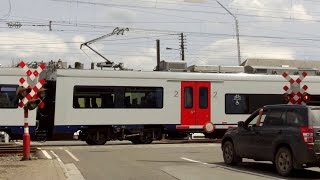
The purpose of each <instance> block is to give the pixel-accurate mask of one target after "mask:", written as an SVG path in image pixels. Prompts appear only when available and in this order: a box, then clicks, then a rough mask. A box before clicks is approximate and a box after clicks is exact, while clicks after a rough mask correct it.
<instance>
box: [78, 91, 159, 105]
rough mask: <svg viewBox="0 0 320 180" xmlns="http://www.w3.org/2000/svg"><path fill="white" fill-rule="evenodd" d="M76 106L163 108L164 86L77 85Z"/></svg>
mask: <svg viewBox="0 0 320 180" xmlns="http://www.w3.org/2000/svg"><path fill="white" fill-rule="evenodd" d="M73 107H74V108H163V88H161V87H131V86H130V87H129V86H75V87H74V94H73Z"/></svg>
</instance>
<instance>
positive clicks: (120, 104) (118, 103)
mask: <svg viewBox="0 0 320 180" xmlns="http://www.w3.org/2000/svg"><path fill="white" fill-rule="evenodd" d="M82 87H84V88H88V89H90V88H102V89H103V88H105V89H110V90H111V91H106V92H107V93H105V94H112V95H111V96H113V98H114V99H113V107H101V106H102V104H101V106H100V107H92V102H91V101H92V98H91V97H90V99H91V100H90V102H91V107H76V106H75V104H74V103H75V98H77V99H78V98H85V97H86V96H83V95H76V93H77V88H82ZM130 88H150V89H153V91H150V92H154V93H159V92H160V95H161V98H160V100H159V99H157V98H155V99H156V104H157V105H158V104H160V105H161V106H155V107H125V98H126V93H131V92H130V91H127V89H130ZM88 92H90V91H88ZM92 92H93V91H92ZM102 92H103V91H97V92H96V93H97V94H98V96H94V97H96V98H97V99H98V98H101V101H102V96H101V95H102V94H103V93H102ZM108 92H109V93H108ZM119 92H120V93H119ZM93 93H94V92H93ZM117 94H118V96H119V97H117ZM72 99H73V100H72V101H73V103H72V107H73V109H163V107H164V88H163V87H159V86H101V85H93V86H90V85H74V86H73V97H72ZM101 103H102V102H101Z"/></svg>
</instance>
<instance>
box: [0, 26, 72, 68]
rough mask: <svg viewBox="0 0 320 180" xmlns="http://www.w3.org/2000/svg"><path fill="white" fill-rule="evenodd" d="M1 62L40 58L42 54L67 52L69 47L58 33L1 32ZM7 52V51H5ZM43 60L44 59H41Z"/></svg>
mask: <svg viewBox="0 0 320 180" xmlns="http://www.w3.org/2000/svg"><path fill="white" fill-rule="evenodd" d="M0 41H1V42H2V43H1V46H0V47H1V52H2V53H1V59H2V60H0V61H2V62H1V63H2V64H3V65H4V64H8V63H9V62H8V59H10V58H13V57H15V58H18V59H28V58H32V59H30V61H34V60H40V59H35V58H40V57H41V54H42V55H45V54H46V53H48V54H49V53H57V54H58V53H66V52H68V51H69V47H68V45H67V44H65V43H64V40H63V39H62V38H59V36H57V35H51V34H39V33H33V32H26V31H19V32H0ZM4 52H6V53H4ZM41 60H42V59H41Z"/></svg>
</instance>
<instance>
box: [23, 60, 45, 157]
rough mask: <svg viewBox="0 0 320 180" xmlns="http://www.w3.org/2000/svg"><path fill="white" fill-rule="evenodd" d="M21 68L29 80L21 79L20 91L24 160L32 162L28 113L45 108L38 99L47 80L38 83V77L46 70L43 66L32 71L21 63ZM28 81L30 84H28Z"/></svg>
mask: <svg viewBox="0 0 320 180" xmlns="http://www.w3.org/2000/svg"><path fill="white" fill-rule="evenodd" d="M19 66H20V67H21V68H22V69H23V70H24V71H25V73H26V75H27V80H26V79H25V78H23V77H21V78H20V79H19V82H20V85H21V87H22V88H20V89H19V90H18V95H19V97H20V101H19V107H21V108H23V109H24V133H23V158H22V160H30V134H29V125H28V111H29V110H33V109H35V108H36V107H39V108H43V107H44V103H43V102H42V100H41V99H39V97H38V95H37V94H38V92H39V90H40V89H41V88H42V87H43V85H44V83H45V80H44V79H41V80H39V81H37V77H38V76H39V74H40V73H41V71H43V70H44V69H45V65H44V64H41V65H40V66H39V67H38V68H37V69H35V70H31V69H29V68H28V66H27V65H26V64H25V63H24V62H23V61H21V62H20V63H19ZM28 81H29V82H30V83H28Z"/></svg>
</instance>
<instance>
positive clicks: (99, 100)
mask: <svg viewBox="0 0 320 180" xmlns="http://www.w3.org/2000/svg"><path fill="white" fill-rule="evenodd" d="M0 72H1V69H0ZM52 77H53V78H48V79H47V84H46V87H45V88H46V89H47V90H46V91H47V96H46V98H45V100H44V102H45V104H46V106H45V108H44V109H38V113H37V120H38V122H39V123H38V127H37V128H36V129H37V130H36V131H35V132H36V133H37V134H38V135H39V136H45V137H50V138H53V139H57V138H60V139H65V138H67V137H68V138H70V137H72V135H73V133H74V132H76V131H78V132H79V138H80V139H81V140H85V141H86V142H87V143H88V144H104V143H106V141H108V140H113V139H120V140H122V139H128V140H130V141H132V142H133V143H151V142H152V140H153V139H160V138H161V137H162V134H168V133H173V132H186V133H190V132H202V133H205V134H206V135H207V136H208V137H219V136H221V135H223V133H224V132H225V131H226V130H227V129H228V128H230V127H235V126H236V125H237V122H238V121H241V120H245V119H246V118H247V117H248V114H250V113H252V112H253V111H254V110H256V109H257V108H259V107H261V106H263V105H269V104H281V103H284V102H285V97H284V95H283V94H284V93H285V92H284V90H283V86H285V85H288V86H289V83H288V82H287V81H286V80H285V79H284V78H283V77H282V76H280V75H258V74H245V73H230V74H224V73H195V72H140V71H102V70H70V69H68V70H60V69H58V70H57V72H56V73H55V74H54V76H52ZM294 78H297V76H294ZM2 79H3V78H2V75H1V77H0V85H1V84H3V82H2ZM12 79H14V78H12ZM17 79H18V78H17ZM6 83H8V82H6ZM9 84H13V82H11V83H9ZM301 84H302V85H308V87H309V89H308V90H307V91H308V93H309V94H310V97H309V99H310V101H309V102H308V103H309V104H312V105H320V93H319V89H320V77H318V76H307V77H306V78H305V79H304V80H303V82H301ZM3 110H4V109H3V108H0V112H1V114H3V115H4V114H5V113H3ZM21 114H22V113H21ZM5 116H10V115H4V116H2V117H1V118H0V119H1V124H0V126H1V127H4V126H5V127H6V129H10V128H11V127H10V126H6V123H8V122H7V121H5V120H4V119H5V118H3V117H5ZM21 116H22V115H21ZM21 119H22V118H21ZM17 121H19V120H18V119H17ZM19 122H20V123H21V124H22V120H21V121H19ZM14 128H16V127H14Z"/></svg>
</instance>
